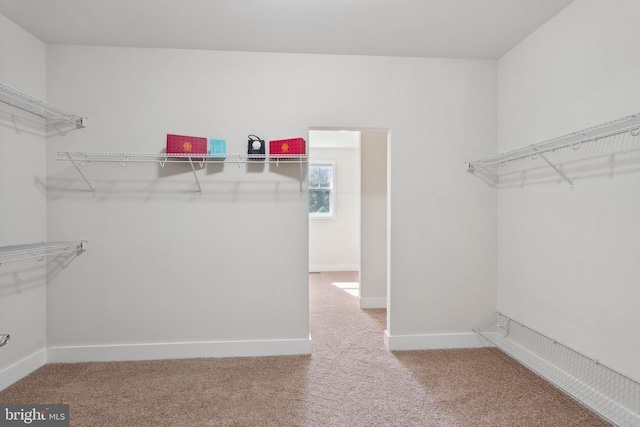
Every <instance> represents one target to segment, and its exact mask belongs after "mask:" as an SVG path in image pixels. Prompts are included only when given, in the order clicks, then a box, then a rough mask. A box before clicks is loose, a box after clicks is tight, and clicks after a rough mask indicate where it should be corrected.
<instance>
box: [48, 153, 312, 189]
mask: <svg viewBox="0 0 640 427" xmlns="http://www.w3.org/2000/svg"><path fill="white" fill-rule="evenodd" d="M56 160H61V161H70V162H71V163H72V164H73V166H74V167H75V168H76V170H77V171H78V173H79V174H80V175H81V176H82V178H83V179H84V181H85V182H86V184H87V185H88V186H89V188H90V189H91V191H92V192H93V193H94V194H95V189H94V187H93V185H91V183H90V182H89V179H88V178H87V177H86V175H85V174H84V172H83V171H82V167H83V166H84V165H85V164H87V163H91V162H95V163H117V164H119V165H120V166H126V165H128V164H130V163H147V164H149V163H157V164H159V165H160V166H161V167H164V166H165V165H166V164H167V163H182V164H188V165H190V166H191V170H192V171H193V176H194V179H195V182H196V185H197V187H198V192H199V193H200V195H202V187H201V186H200V180H199V179H198V175H197V174H196V166H199V167H200V168H201V169H202V168H204V166H205V165H206V164H236V165H241V164H260V163H263V164H264V163H272V164H276V165H279V164H300V193H301V194H302V182H303V181H304V176H303V173H304V172H303V167H302V164H303V163H307V162H308V161H309V156H307V155H306V154H274V155H267V154H226V155H208V154H172V153H119V152H111V153H110V152H95V153H85V152H71V151H59V152H58V153H56Z"/></svg>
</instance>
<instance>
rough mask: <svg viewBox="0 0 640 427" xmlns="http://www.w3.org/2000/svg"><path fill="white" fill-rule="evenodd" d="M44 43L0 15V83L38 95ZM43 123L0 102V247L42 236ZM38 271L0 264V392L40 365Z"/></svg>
mask: <svg viewBox="0 0 640 427" xmlns="http://www.w3.org/2000/svg"><path fill="white" fill-rule="evenodd" d="M45 60H46V56H45V45H44V44H43V43H42V42H40V41H39V40H37V39H36V38H35V37H33V36H32V35H30V34H28V33H26V32H25V31H24V30H22V29H21V28H19V27H18V26H17V25H15V24H13V23H12V22H10V21H9V20H7V19H6V18H5V17H4V16H2V15H0V82H2V83H4V84H7V85H9V86H11V87H12V88H14V89H18V90H20V91H22V92H25V93H28V94H30V95H32V96H36V97H38V98H40V99H45V98H46V67H45ZM45 143H46V139H45V127H44V120H42V119H40V118H38V117H37V116H34V115H31V114H29V113H26V112H23V111H21V110H18V109H16V108H12V107H10V106H7V105H5V104H0V247H3V246H9V245H18V244H27V243H38V242H42V241H45V240H47V228H46V197H45V188H44V183H45V179H46V161H45V155H46V146H45ZM45 285H46V268H45V266H44V263H43V262H38V261H37V260H31V261H20V262H10V263H9V262H8V263H2V265H0V334H5V333H8V334H10V335H11V340H10V341H9V343H8V344H7V345H5V346H4V347H2V348H0V389H2V388H4V387H6V386H8V385H9V384H11V383H13V382H14V381H16V380H18V379H20V378H21V377H22V376H24V375H26V374H28V373H29V372H31V371H32V370H34V369H36V368H38V367H40V366H41V365H42V364H44V363H45V360H46V359H45V351H46V350H45V348H46V324H45V322H46V286H45Z"/></svg>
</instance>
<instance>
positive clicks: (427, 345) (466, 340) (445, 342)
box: [384, 330, 486, 350]
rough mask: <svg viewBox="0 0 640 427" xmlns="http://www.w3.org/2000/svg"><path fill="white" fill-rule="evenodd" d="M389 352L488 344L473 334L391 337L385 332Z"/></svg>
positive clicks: (385, 342)
mask: <svg viewBox="0 0 640 427" xmlns="http://www.w3.org/2000/svg"><path fill="white" fill-rule="evenodd" d="M384 345H385V347H386V348H387V350H436V349H445V348H475V347H485V346H486V344H485V343H483V342H482V340H481V339H480V338H479V337H478V336H477V335H476V334H474V333H473V332H469V333H461V334H427V335H389V332H388V331H386V330H385V331H384Z"/></svg>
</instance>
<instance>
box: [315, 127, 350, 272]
mask: <svg viewBox="0 0 640 427" xmlns="http://www.w3.org/2000/svg"><path fill="white" fill-rule="evenodd" d="M309 146H310V149H309V161H310V162H317V161H331V162H333V164H334V200H333V201H334V216H333V217H331V218H313V217H310V218H309V271H359V270H360V132H355V131H352V132H340V131H329V130H325V131H317V130H312V131H310V132H309Z"/></svg>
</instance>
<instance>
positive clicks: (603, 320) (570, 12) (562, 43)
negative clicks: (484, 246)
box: [498, 0, 640, 380]
mask: <svg viewBox="0 0 640 427" xmlns="http://www.w3.org/2000/svg"><path fill="white" fill-rule="evenodd" d="M638 16H640V3H639V2H637V1H636V0H614V1H607V2H603V1H598V0H576V1H574V2H573V3H572V4H570V5H569V6H568V7H567V8H566V9H565V10H563V11H562V12H560V14H558V15H557V16H556V17H555V18H553V19H552V20H551V21H549V22H548V23H547V24H546V25H544V26H543V27H542V28H540V29H539V30H538V31H536V32H535V33H533V34H532V35H531V36H530V37H528V38H527V39H525V40H524V41H523V42H522V43H521V44H519V45H518V46H517V47H516V48H514V49H513V50H512V51H511V52H509V53H508V54H507V55H505V56H504V57H503V58H502V59H501V60H500V61H499V73H498V74H499V87H498V89H499V98H498V101H499V102H498V105H499V109H498V111H499V121H498V123H499V128H498V131H499V151H505V150H509V149H512V148H517V147H519V146H523V145H526V144H530V143H535V142H541V141H544V140H546V139H549V138H552V137H556V136H561V135H564V134H567V133H569V132H573V131H577V130H580V129H584V128H587V127H590V126H594V125H598V124H601V123H604V122H607V121H610V120H615V119H618V118H621V117H624V116H628V115H631V114H634V113H638V112H640V98H639V97H638V96H637V95H638V93H640V80H639V79H638V76H639V75H640V56H638V54H637V53H638V52H639V51H640V27H638V25H637V19H636V18H637V17H638ZM597 144H598V145H592V146H590V147H591V148H588V147H586V146H585V147H584V148H581V149H580V150H579V151H578V152H576V153H575V154H574V157H572V159H573V160H576V161H577V160H578V159H580V157H579V156H583V157H582V158H583V159H590V160H589V161H588V162H582V163H580V162H576V163H567V164H566V165H564V166H565V172H566V173H567V174H568V175H569V177H570V178H573V179H574V180H575V190H574V191H569V186H568V185H567V184H566V183H565V182H564V181H562V180H560V179H559V178H555V179H552V180H551V181H546V182H540V183H533V182H528V181H526V180H525V181H524V184H523V185H518V186H515V187H511V188H504V189H500V190H499V191H498V261H499V263H498V284H499V288H498V309H499V310H500V311H501V312H503V313H505V314H506V315H508V316H511V317H513V318H515V319H517V320H519V321H522V322H524V323H525V324H526V325H528V326H530V327H531V328H533V329H536V330H538V331H540V332H542V333H544V334H546V335H548V336H550V337H553V338H554V339H557V340H558V341H560V342H562V343H564V344H566V345H568V346H570V347H573V348H575V349H576V350H578V351H581V352H583V353H585V354H587V355H588V356H590V357H593V358H595V359H598V360H600V361H601V362H602V363H603V364H605V365H607V366H609V367H611V368H614V369H616V370H618V371H620V372H622V373H624V374H626V375H628V376H631V377H632V378H635V379H636V380H640V363H638V355H639V354H640V335H639V334H638V333H637V332H636V331H635V325H638V324H640V310H639V309H638V308H639V305H638V301H640V287H638V283H640V264H639V263H638V256H639V254H640V252H639V251H638V242H639V241H640V227H639V226H638V218H640V197H639V195H640V154H639V152H638V149H639V148H640V140H638V138H635V139H634V138H633V137H631V136H629V135H626V136H621V137H616V138H613V139H609V140H607V141H601V142H598V143H597ZM609 151H610V152H613V153H617V154H616V155H614V156H609V155H603V154H604V153H607V152H609ZM622 151H628V152H627V153H622Z"/></svg>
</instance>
